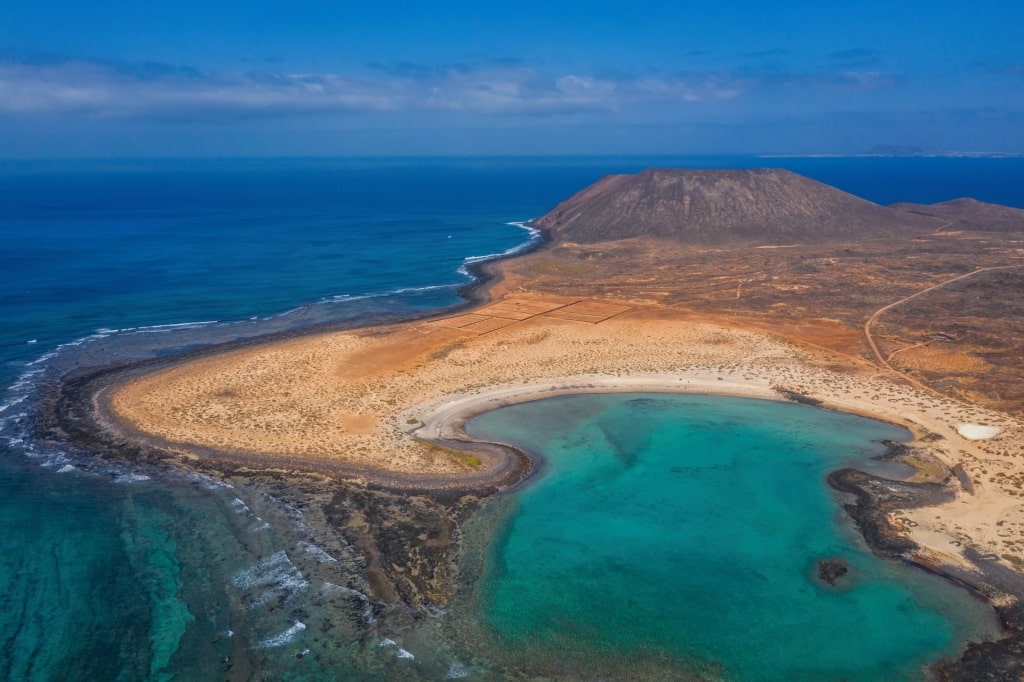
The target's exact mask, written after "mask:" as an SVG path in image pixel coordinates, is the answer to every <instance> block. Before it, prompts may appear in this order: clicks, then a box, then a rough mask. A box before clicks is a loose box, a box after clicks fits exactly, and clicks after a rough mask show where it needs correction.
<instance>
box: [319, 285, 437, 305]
mask: <svg viewBox="0 0 1024 682" xmlns="http://www.w3.org/2000/svg"><path fill="white" fill-rule="evenodd" d="M453 287H454V285H452V284H431V285H430V286H424V287H402V288H400V289H389V290H387V291H374V292H371V293H368V294H338V295H336V296H331V297H330V298H325V299H322V300H323V301H326V302H329V303H345V302H348V301H361V300H363V299H367V298H384V297H386V296H395V295H397V294H414V293H418V292H420V291H438V290H439V289H452V288H453Z"/></svg>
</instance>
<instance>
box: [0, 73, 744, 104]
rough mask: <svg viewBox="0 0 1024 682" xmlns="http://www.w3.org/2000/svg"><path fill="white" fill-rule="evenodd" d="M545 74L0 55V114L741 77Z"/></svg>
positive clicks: (605, 87) (524, 96) (653, 91)
mask: <svg viewBox="0 0 1024 682" xmlns="http://www.w3.org/2000/svg"><path fill="white" fill-rule="evenodd" d="M717 80H718V79H715V78H709V77H707V76H702V75H696V76H695V75H686V76H676V77H664V78H644V79H637V78H632V77H604V78H602V77H597V76H592V75H586V74H574V73H565V74H546V73H543V72H540V71H538V70H536V69H534V68H531V67H529V66H526V65H523V64H521V63H501V62H498V63H487V64H483V65H475V66H467V65H456V66H452V67H446V68H429V67H416V66H415V65H405V66H404V67H403V68H402V69H384V68H381V69H377V70H375V71H373V72H371V74H370V75H368V76H347V75H343V74H338V73H259V72H249V73H201V72H197V71H194V70H190V69H180V68H172V67H166V66H161V65H152V64H143V65H133V64H116V63H109V62H99V61H90V60H65V61H49V62H45V63H25V62H12V61H8V62H2V61H0V114H8V115H34V114H78V115H85V116H91V117H95V118H167V119H201V118H217V117H225V118H229V119H230V118H237V117H268V116H283V115H290V114H300V113H323V112H336V113H345V112H388V111H413V112H414V111H453V112H469V113H475V114H481V115H501V114H520V115H538V116H543V115H557V114H569V113H579V112H600V111H614V110H617V109H620V108H623V107H628V106H631V105H646V104H651V103H655V102H659V103H665V102H668V103H672V102H675V103H683V104H685V103H693V102H700V101H706V100H721V99H729V98H732V97H737V96H738V95H739V94H740V92H741V88H740V85H739V83H738V82H734V83H721V82H717Z"/></svg>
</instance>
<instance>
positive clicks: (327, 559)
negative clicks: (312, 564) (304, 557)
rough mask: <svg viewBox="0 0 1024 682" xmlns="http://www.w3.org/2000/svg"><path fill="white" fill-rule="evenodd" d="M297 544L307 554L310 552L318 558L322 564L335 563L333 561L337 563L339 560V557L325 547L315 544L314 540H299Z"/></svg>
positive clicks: (318, 561)
mask: <svg viewBox="0 0 1024 682" xmlns="http://www.w3.org/2000/svg"><path fill="white" fill-rule="evenodd" d="M296 546H297V547H298V548H299V549H301V550H302V551H303V552H305V553H306V554H309V555H310V556H312V557H313V558H314V559H316V561H317V563H320V564H333V563H337V562H338V560H337V559H335V558H334V557H332V556H331V555H330V554H328V553H327V552H325V551H324V550H323V548H321V547H319V546H317V545H314V544H313V543H312V542H306V541H304V540H299V542H298V543H297V545H296Z"/></svg>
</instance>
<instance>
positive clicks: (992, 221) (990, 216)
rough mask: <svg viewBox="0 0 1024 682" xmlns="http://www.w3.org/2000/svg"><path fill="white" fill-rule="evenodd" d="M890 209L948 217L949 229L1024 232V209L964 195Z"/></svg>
mask: <svg viewBox="0 0 1024 682" xmlns="http://www.w3.org/2000/svg"><path fill="white" fill-rule="evenodd" d="M890 208H894V209H898V210H900V211H906V212H908V213H913V214H915V215H921V216H929V217H936V218H940V219H942V220H945V221H946V222H947V223H948V226H949V228H950V229H955V230H977V231H979V232H1009V233H1013V232H1017V233H1024V209H1019V208H1011V207H1009V206H1000V205H999V204H987V203H985V202H983V201H977V200H976V199H970V198H963V199H954V200H953V201H944V202H942V203H940V204H931V205H925V204H910V203H901V204H893V205H892V206H890Z"/></svg>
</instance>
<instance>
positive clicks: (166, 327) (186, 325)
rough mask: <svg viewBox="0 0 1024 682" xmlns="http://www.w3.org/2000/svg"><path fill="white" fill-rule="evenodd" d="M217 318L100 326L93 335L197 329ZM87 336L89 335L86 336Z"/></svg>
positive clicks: (214, 321) (216, 321) (212, 322)
mask: <svg viewBox="0 0 1024 682" xmlns="http://www.w3.org/2000/svg"><path fill="white" fill-rule="evenodd" d="M219 322H220V321H219V320H202V321H199V322H172V323H170V324H153V325H148V326H143V327H122V328H121V329H110V328H107V327H101V328H99V329H97V330H96V334H95V336H104V337H106V336H113V335H114V334H152V333H155V332H156V333H158V332H171V331H174V330H176V329H199V328H200V327H208V326H210V325H211V324H218V323H219ZM87 338H89V337H87Z"/></svg>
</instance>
